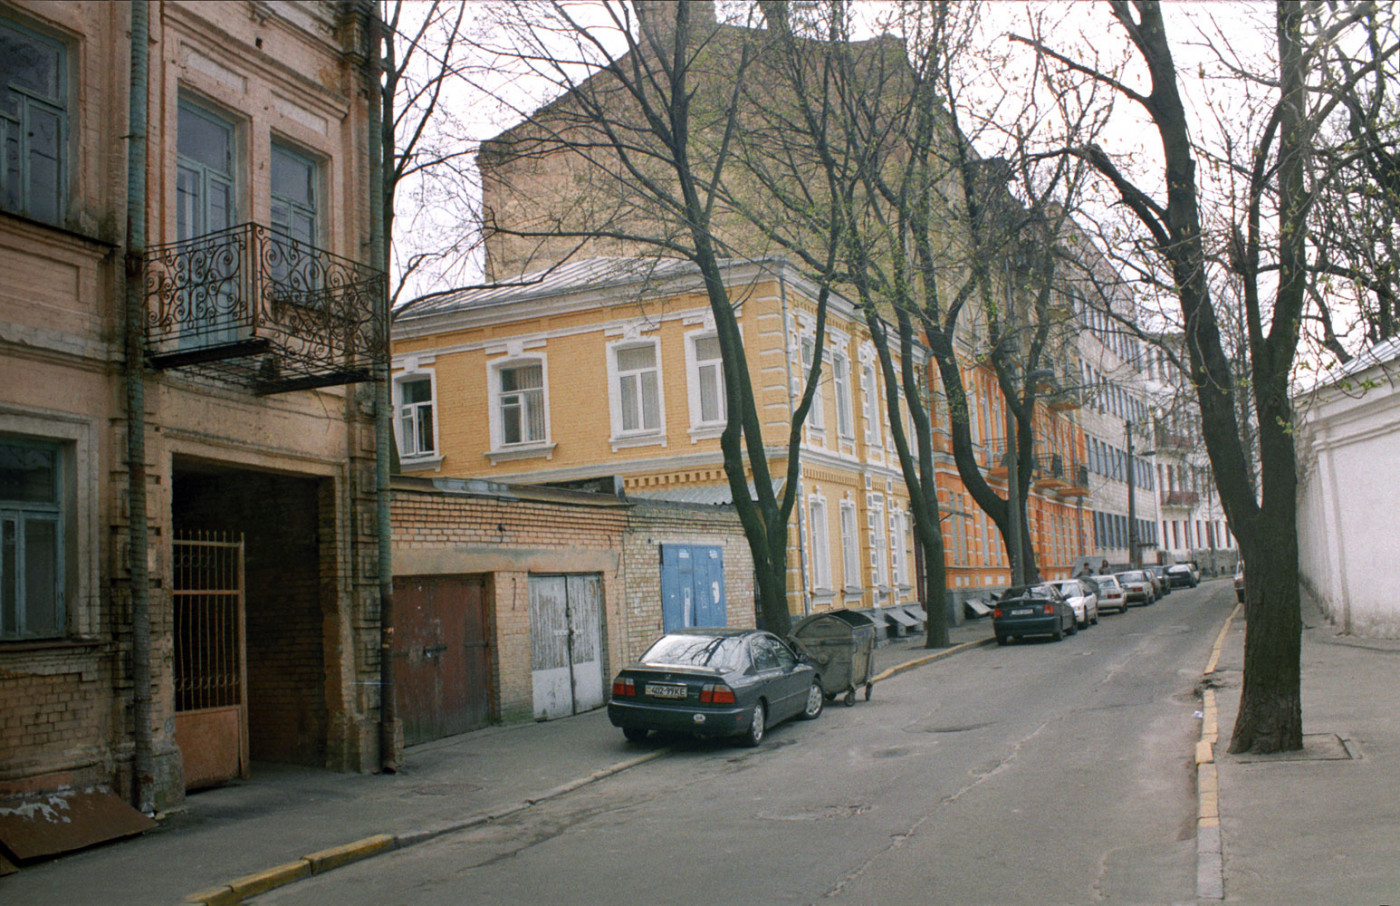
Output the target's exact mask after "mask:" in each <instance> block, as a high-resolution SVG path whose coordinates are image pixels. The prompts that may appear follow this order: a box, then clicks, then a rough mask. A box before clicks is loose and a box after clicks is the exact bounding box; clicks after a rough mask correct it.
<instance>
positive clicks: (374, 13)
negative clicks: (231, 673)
mask: <svg viewBox="0 0 1400 906" xmlns="http://www.w3.org/2000/svg"><path fill="white" fill-rule="evenodd" d="M365 7H366V16H367V18H368V23H367V25H368V29H367V30H368V33H369V34H368V37H369V59H368V63H369V91H368V95H369V185H370V192H369V237H370V238H369V241H370V256H371V258H372V259H373V261H374V266H375V267H377V268H379V269H380V270H382V271H383V272H384V273H385V274H386V275H387V274H388V273H389V262H388V255H387V245H386V239H387V237H386V236H385V235H384V153H383V152H384V146H383V140H384V137H383V135H382V130H383V124H382V120H381V112H382V109H381V105H382V104H383V91H382V89H381V87H380V67H381V65H382V61H383V56H382V54H381V53H380V48H379V42H380V34H381V29H380V24H379V9H378V5H377V4H376V3H374V2H370V3H367V4H365ZM378 304H379V306H380V311H378V312H377V313H376V316H377V317H378V318H379V323H380V329H381V330H382V331H383V337H384V343H385V353H386V355H385V356H384V364H383V365H382V366H381V367H380V368H379V369H378V370H377V373H376V375H375V379H374V483H375V501H374V516H375V529H376V535H377V538H376V540H377V543H378V547H379V767H380V770H382V771H384V772H385V773H389V774H392V773H395V772H396V771H398V768H399V752H398V736H399V734H398V717H399V715H398V701H397V697H398V693H397V691H396V689H395V686H394V560H393V551H392V549H391V544H392V541H393V531H392V527H391V525H390V521H389V493H390V492H389V457H390V455H391V454H390V449H389V432H390V431H391V430H392V428H393V421H392V417H391V413H390V401H389V386H390V384H389V367H390V358H389V356H388V355H387V352H388V348H387V347H388V343H389V292H388V286H385V288H384V293H383V294H382V295H381V297H380V300H379V302H378Z"/></svg>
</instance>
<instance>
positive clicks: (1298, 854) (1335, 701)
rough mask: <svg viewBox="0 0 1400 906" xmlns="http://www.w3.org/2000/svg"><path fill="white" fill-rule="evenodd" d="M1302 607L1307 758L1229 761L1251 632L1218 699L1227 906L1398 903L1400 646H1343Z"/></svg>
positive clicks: (1225, 671) (1231, 638)
mask: <svg viewBox="0 0 1400 906" xmlns="http://www.w3.org/2000/svg"><path fill="white" fill-rule="evenodd" d="M1304 600H1305V603H1304V605H1303V624H1304V632H1303V660H1302V663H1303V732H1304V738H1305V749H1304V751H1303V752H1301V753H1291V754H1286V755H1272V756H1259V755H1230V754H1228V752H1227V751H1226V750H1227V749H1228V747H1229V743H1230V734H1231V732H1232V731H1233V729H1234V723H1235V716H1236V712H1237V711H1238V710H1239V700H1240V668H1241V665H1242V664H1243V661H1244V621H1243V620H1242V619H1241V618H1240V617H1239V616H1237V617H1236V618H1235V619H1234V621H1233V622H1232V623H1231V624H1230V630H1229V632H1228V633H1227V634H1226V637H1225V643H1224V645H1223V646H1222V648H1221V657H1220V664H1219V668H1218V672H1217V683H1218V688H1217V689H1216V690H1215V694H1216V701H1217V711H1218V715H1219V725H1220V726H1219V742H1218V743H1217V744H1216V746H1215V752H1214V758H1215V769H1216V771H1215V773H1216V775H1217V777H1218V783H1219V811H1220V837H1221V843H1222V846H1221V848H1222V850H1223V855H1224V859H1223V863H1224V900H1225V902H1227V903H1268V904H1272V906H1286V904H1316V903H1355V904H1373V906H1375V904H1388V903H1400V641H1382V640H1371V639H1358V638H1352V637H1349V636H1340V635H1338V634H1337V632H1336V629H1335V627H1333V626H1332V625H1331V624H1330V623H1328V622H1327V621H1326V619H1325V618H1324V617H1323V616H1322V615H1321V613H1320V612H1319V611H1318V610H1317V609H1316V607H1315V606H1313V605H1312V604H1311V603H1310V602H1308V601H1307V598H1306V596H1305V598H1304Z"/></svg>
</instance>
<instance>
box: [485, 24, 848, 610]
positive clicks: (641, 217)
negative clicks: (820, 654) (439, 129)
mask: <svg viewBox="0 0 1400 906" xmlns="http://www.w3.org/2000/svg"><path fill="white" fill-rule="evenodd" d="M498 13H499V16H498V18H497V20H496V25H497V27H498V29H499V30H500V38H501V40H500V41H499V42H498V43H497V44H496V46H495V53H496V60H497V61H499V62H502V63H505V64H506V65H510V66H514V67H517V68H519V69H520V70H521V71H528V72H530V73H531V74H532V75H533V76H535V77H537V78H543V79H545V80H547V82H548V83H549V84H550V85H551V86H552V91H553V97H552V98H544V99H540V100H545V101H548V103H545V104H543V105H542V106H539V107H538V108H535V109H528V110H522V111H521V113H522V115H523V119H524V122H523V123H522V124H521V125H520V126H517V127H515V128H513V129H511V130H509V131H507V132H506V133H503V134H502V135H500V136H498V137H496V138H495V139H493V140H492V141H490V142H489V143H487V145H486V146H485V147H484V149H483V155H484V157H486V158H487V163H486V164H485V166H487V167H489V168H490V169H491V171H492V178H493V179H496V180H499V181H501V182H508V181H509V180H510V179H511V178H512V174H514V176H515V178H517V179H519V180H521V181H522V184H520V185H518V186H517V188H519V189H520V190H521V191H523V192H525V193H526V194H527V195H528V196H530V199H531V200H530V202H529V204H528V205H527V206H526V207H527V208H528V216H526V214H525V213H523V212H522V211H521V210H516V211H505V210H502V211H495V212H488V215H489V216H491V219H490V222H489V229H490V230H491V231H492V232H493V234H494V237H495V238H496V239H497V240H503V239H509V240H512V241H514V243H515V245H514V246H512V247H513V248H514V249H516V251H517V254H516V257H515V258H513V259H511V264H512V269H516V268H520V267H521V266H522V265H523V264H527V263H529V262H530V261H531V260H532V259H535V257H536V256H538V258H540V259H543V260H545V261H548V262H549V263H550V264H554V263H558V262H559V261H562V260H564V259H566V258H567V257H568V256H569V255H570V254H571V253H572V252H573V251H574V250H576V249H578V248H580V247H582V246H584V245H588V246H590V247H592V248H595V249H596V248H600V247H602V248H613V249H618V250H623V251H626V252H629V253H632V254H636V253H637V252H638V251H639V250H650V253H651V254H660V255H665V256H669V257H676V258H682V259H685V260H688V261H690V262H691V263H692V264H694V265H695V266H696V267H697V268H698V269H699V271H700V274H701V276H702V278H703V280H704V285H705V292H706V295H707V298H708V300H709V303H710V311H711V313H712V315H713V317H714V323H715V329H716V335H717V338H718V340H719V346H720V352H721V359H722V365H723V372H724V388H725V394H726V403H727V406H726V412H727V422H726V425H725V428H724V431H723V433H722V434H721V436H720V446H721V450H722V453H723V461H724V468H725V474H726V476H727V478H728V483H729V489H730V492H731V495H732V498H733V500H734V505H735V508H736V510H737V511H738V515H739V519H740V522H741V523H742V525H743V528H744V532H745V535H746V537H747V540H748V542H749V549H750V551H751V552H752V555H753V560H754V572H755V578H756V583H757V585H758V605H759V615H760V619H761V621H762V623H763V625H764V626H765V627H766V628H768V629H770V630H773V631H774V632H778V633H780V634H785V633H786V632H787V631H788V629H789V628H790V622H791V618H790V615H789V609H788V603H787V547H788V523H789V520H790V518H791V515H792V510H793V506H794V504H795V502H796V500H797V488H798V477H799V468H800V458H799V450H800V440H801V436H802V426H803V423H804V421H805V420H806V417H807V413H808V411H809V409H810V408H811V405H812V399H813V396H814V394H815V392H816V389H817V386H818V381H819V379H820V375H821V369H822V357H821V353H820V351H821V349H822V347H823V345H824V337H825V330H826V312H827V300H828V298H829V296H830V290H829V289H827V288H823V289H821V291H820V292H819V296H818V299H817V300H816V319H815V320H816V336H815V344H814V349H815V351H816V352H815V354H814V356H813V360H812V362H811V364H810V367H809V369H808V372H807V374H806V376H805V384H804V388H803V392H802V395H801V399H800V402H799V403H798V405H797V406H796V408H795V410H794V412H793V413H792V418H791V422H790V425H789V433H788V438H787V445H786V458H785V461H784V462H783V465H782V468H783V472H782V475H781V478H782V480H781V481H780V482H775V481H774V476H773V474H772V471H771V467H770V462H769V453H768V451H767V449H766V448H765V445H764V437H763V431H762V423H761V421H760V418H759V414H758V410H757V407H756V404H755V400H754V390H753V387H752V384H751V381H750V371H749V367H748V363H747V359H746V356H745V351H744V347H743V343H742V338H741V334H740V329H739V323H738V320H737V317H736V302H737V300H736V299H735V298H734V297H733V296H732V294H731V293H732V290H731V288H730V287H729V286H727V285H726V284H725V279H724V265H725V263H726V259H727V258H730V257H732V256H733V255H735V254H736V248H735V246H734V245H732V244H731V243H730V242H729V241H728V235H729V234H728V232H727V230H726V223H727V221H726V212H725V210H724V208H723V202H722V199H721V197H720V195H719V194H718V193H717V192H716V190H715V187H716V186H718V185H720V184H722V182H723V180H724V177H725V172H726V169H727V168H728V167H729V166H730V165H731V163H732V160H733V154H734V148H735V147H736V140H735V133H736V130H737V129H738V127H739V118H740V114H739V109H740V103H739V101H740V85H742V83H743V82H744V79H745V78H746V77H747V74H748V71H749V69H750V66H751V64H752V62H753V60H754V58H755V56H756V54H757V53H759V52H760V47H759V42H760V41H761V40H762V37H763V33H762V32H760V31H757V30H754V29H741V28H728V27H726V26H722V25H719V24H717V23H716V22H715V20H714V19H713V14H712V13H710V12H709V11H708V8H707V7H706V6H704V5H702V4H689V3H680V4H671V3H636V4H623V3H606V4H601V5H599V6H595V7H592V8H589V9H580V8H577V7H575V6H574V5H573V4H570V3H566V2H562V0H560V2H524V0H520V2H513V3H507V4H502V5H500V6H499V7H498ZM586 14H588V15H595V16H596V17H597V18H596V19H593V20H585V19H582V18H580V16H582V15H586ZM551 180H552V181H553V182H549V181H551ZM525 182H528V183H529V184H528V185H525V184H523V183H525ZM545 183H548V184H549V185H552V186H557V187H558V189H559V190H560V191H559V194H560V195H561V196H563V197H566V198H567V203H566V204H565V205H564V210H562V211H558V212H552V211H549V210H547V209H545V208H542V207H541V206H539V205H538V204H537V201H538V198H539V197H540V195H541V194H542V193H541V191H540V188H541V185H542V184H545ZM497 188H498V189H500V190H501V191H500V194H501V195H506V194H508V192H507V190H509V189H510V188H511V187H510V186H509V185H504V186H501V185H498V186H497ZM492 266H493V267H494V266H498V265H496V264H493V265H492ZM522 269H523V268H522ZM495 276H497V277H498V278H499V277H500V276H502V274H499V273H498V274H496V275H495ZM750 476H751V477H752V481H751V482H750Z"/></svg>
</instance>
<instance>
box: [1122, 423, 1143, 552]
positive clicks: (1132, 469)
mask: <svg viewBox="0 0 1400 906" xmlns="http://www.w3.org/2000/svg"><path fill="white" fill-rule="evenodd" d="M1123 431H1124V433H1125V434H1127V435H1128V565H1129V566H1131V567H1132V568H1133V569H1137V568H1138V567H1140V566H1141V565H1142V554H1141V553H1140V552H1139V550H1138V536H1137V534H1138V532H1137V475H1136V474H1135V473H1136V472H1137V464H1136V463H1135V462H1133V423H1132V421H1131V420H1129V421H1126V422H1124V423H1123Z"/></svg>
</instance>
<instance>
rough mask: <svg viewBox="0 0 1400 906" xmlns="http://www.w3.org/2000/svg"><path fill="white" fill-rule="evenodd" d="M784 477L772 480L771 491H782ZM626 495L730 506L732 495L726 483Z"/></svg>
mask: <svg viewBox="0 0 1400 906" xmlns="http://www.w3.org/2000/svg"><path fill="white" fill-rule="evenodd" d="M784 481H785V479H782V478H775V479H774V480H773V493H774V494H775V495H777V494H781V493H782V492H783V483H784ZM753 493H754V484H753V482H749V494H750V495H752V494H753ZM627 496H628V497H630V498H633V499H637V500H661V501H665V502H667V503H699V504H705V505H707V506H732V505H733V503H734V495H733V494H731V493H730V492H729V485H728V484H710V485H698V486H697V485H687V486H684V487H675V488H656V489H654V490H647V491H628V492H627Z"/></svg>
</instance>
